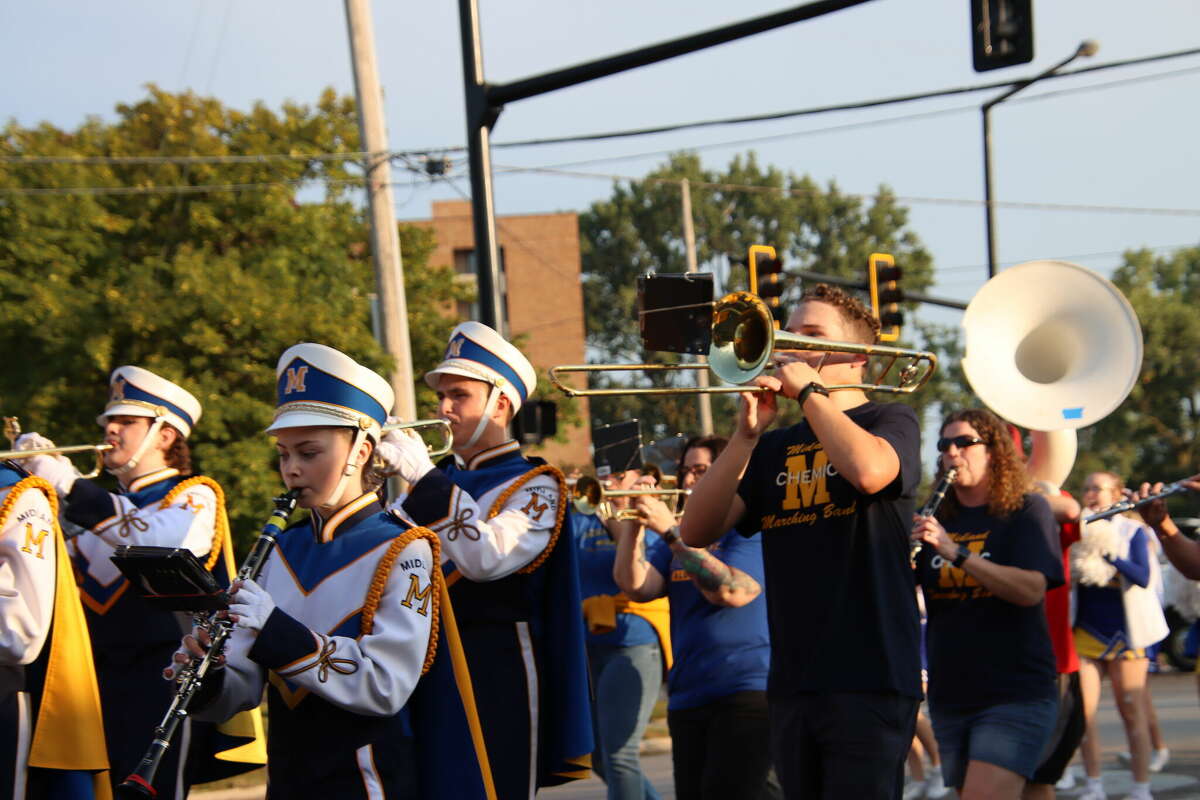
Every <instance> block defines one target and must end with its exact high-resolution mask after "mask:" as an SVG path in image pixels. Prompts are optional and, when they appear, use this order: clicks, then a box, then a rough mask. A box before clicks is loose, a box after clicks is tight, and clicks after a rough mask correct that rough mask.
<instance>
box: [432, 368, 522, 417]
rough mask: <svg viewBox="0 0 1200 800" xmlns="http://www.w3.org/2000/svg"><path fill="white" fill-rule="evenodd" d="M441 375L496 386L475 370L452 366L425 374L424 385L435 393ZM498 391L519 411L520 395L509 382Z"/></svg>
mask: <svg viewBox="0 0 1200 800" xmlns="http://www.w3.org/2000/svg"><path fill="white" fill-rule="evenodd" d="M442 375H457V376H459V377H462V378H470V379H471V380H473V381H479V382H480V383H486V384H487V385H488V386H495V385H496V383H495V382H494V381H490V380H488V379H487V378H485V377H483V376H482V375H480V374H479V372H478V371H477V370H472V369H468V368H466V367H457V366H454V365H453V364H446V365H443V366H440V367H437V368H436V369H431V370H429V372H426V373H425V383H426V384H427V385H428V386H429V388H430V389H433V390H434V391H437V388H438V378H439V377H441V376H442ZM497 377H499V376H497ZM500 391H501V392H503V393H504V396H505V397H507V398H508V399H509V400H510V401H512V404H513V408H514V409H519V408H520V407H521V395H520V394H518V393H517V388H516V387H515V386H513V385H512V383H511V382H510V381H505V382H504V385H503V386H501V387H500Z"/></svg>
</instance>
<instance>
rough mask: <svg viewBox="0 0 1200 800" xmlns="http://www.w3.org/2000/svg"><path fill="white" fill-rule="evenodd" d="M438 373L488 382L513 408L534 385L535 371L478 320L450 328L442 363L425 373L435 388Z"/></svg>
mask: <svg viewBox="0 0 1200 800" xmlns="http://www.w3.org/2000/svg"><path fill="white" fill-rule="evenodd" d="M441 375H461V376H463V377H466V378H474V379H475V380H477V381H483V382H484V383H488V384H491V385H492V386H495V387H496V388H497V389H499V390H500V391H501V392H503V393H504V394H505V396H507V397H508V399H509V400H510V401H511V402H512V404H513V410H514V411H515V410H518V409H520V408H521V404H522V403H524V402H525V401H526V400H528V399H529V395H531V394H533V390H534V389H535V388H536V387H537V373H536V372H534V369H533V365H532V364H530V363H529V359H527V358H525V356H524V355H523V354H522V353H521V351H520V350H518V349H517V348H515V347H513V346H512V345H511V344H509V343H508V342H507V341H505V340H504V337H503V336H501V335H500V334H498V333H496V331H494V330H492V329H491V328H489V327H488V326H487V325H484V324H483V323H482V322H463V323H460V324H459V325H458V326H457V327H455V329H454V330H453V331H451V333H450V342H449V344H447V345H446V352H445V354H444V355H443V356H442V363H440V364H438V365H437V367H436V368H434V369H431V370H429V372H426V373H425V382H426V383H427V384H429V386H430V388H432V389H437V385H438V378H439V377H440V376H441Z"/></svg>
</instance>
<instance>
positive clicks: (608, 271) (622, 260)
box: [580, 153, 940, 437]
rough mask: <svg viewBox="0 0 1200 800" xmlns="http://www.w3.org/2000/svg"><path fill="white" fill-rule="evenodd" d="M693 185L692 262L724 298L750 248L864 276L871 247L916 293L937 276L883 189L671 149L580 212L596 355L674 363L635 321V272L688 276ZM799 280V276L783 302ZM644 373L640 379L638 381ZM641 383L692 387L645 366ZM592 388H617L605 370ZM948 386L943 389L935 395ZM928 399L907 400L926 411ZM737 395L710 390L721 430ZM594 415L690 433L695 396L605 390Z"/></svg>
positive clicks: (651, 430)
mask: <svg viewBox="0 0 1200 800" xmlns="http://www.w3.org/2000/svg"><path fill="white" fill-rule="evenodd" d="M682 178H687V179H688V181H689V182H690V184H691V200H692V209H693V219H694V226H695V233H696V257H697V263H698V265H699V269H700V270H701V271H708V272H712V273H714V275H715V279H716V286H717V293H718V295H719V294H721V293H724V292H727V291H731V290H733V289H738V288H744V287H745V286H746V271H745V268H744V267H742V266H739V265H737V264H736V263H734V262H735V261H737V260H739V259H744V258H745V255H746V252H747V250H748V248H749V246H750V245H752V244H769V245H772V246H774V247H775V248H776V250H777V252H778V253H779V254H780V256H781V257H782V258H783V259H784V262H785V269H787V270H807V271H813V272H821V273H824V274H831V275H837V276H840V277H844V278H855V279H859V280H863V279H865V274H866V265H867V257H868V256H869V255H870V254H871V253H872V252H877V251H879V252H887V253H892V254H893V255H894V256H895V257H896V263H897V264H898V265H900V266H901V267H902V268H903V270H904V275H905V276H904V282H903V284H904V286H905V287H906V288H908V289H909V290H912V291H919V290H922V289H925V288H927V287H928V286H929V284H930V283H931V282H932V259H931V257H930V255H929V253H928V252H927V251H926V250H925V248H924V247H923V245H922V244H921V242H920V239H919V238H918V237H917V235H916V234H915V233H914V232H913V231H911V230H910V229H908V227H907V225H908V211H907V209H905V208H904V207H902V206H901V205H899V204H898V203H897V202H896V198H895V196H894V195H893V194H892V193H891V191H890V190H888V189H887V188H886V187H881V188H880V190H879V192H878V194H877V195H876V196H875V197H874V198H872V199H871V201H870V202H869V203H868V202H864V201H863V200H862V199H860V198H858V197H856V196H852V195H847V194H844V193H843V192H842V191H841V190H840V189H838V187H837V185H836V184H834V183H832V182H831V183H830V184H829V186H828V188H826V189H822V188H821V187H820V186H818V185H817V184H816V183H815V182H814V181H813V180H812V179H811V178H809V177H807V176H804V177H800V176H797V175H794V174H792V173H785V172H783V171H781V170H779V169H776V168H774V167H770V166H766V167H764V166H760V165H759V163H758V160H757V159H756V157H755V155H754V154H753V153H749V154H747V155H745V156H737V157H735V158H734V159H733V160H732V161H731V162H730V164H729V166H728V167H727V168H726V169H724V170H720V171H718V170H706V169H704V168H703V167H702V166H701V163H700V159H699V157H698V156H697V155H696V154H694V153H678V154H675V155H672V156H671V157H670V158H669V159H668V161H667V163H666V164H664V165H663V166H661V167H659V168H658V169H655V170H654V171H652V172H651V173H650V174H648V175H647V176H646V177H645V178H644V179H643V180H641V181H629V182H623V183H617V184H616V185H615V186H614V187H613V193H612V196H611V197H610V198H609V199H608V200H605V201H602V202H597V203H594V204H593V205H592V207H591V208H590V209H589V210H588V211H587V212H585V213H584V214H583V215H581V217H580V231H581V235H582V239H583V242H582V252H583V273H584V283H585V291H584V297H585V313H586V315H587V331H588V345H589V348H590V349H591V351H592V353H593V354H594V357H593V358H592V359H591V360H592V361H595V362H608V363H630V362H641V361H648V362H652V363H653V362H658V361H662V362H668V363H670V362H672V361H674V360H675V357H674V356H671V355H669V354H643V352H642V349H641V338H640V333H639V328H638V325H637V322H636V319H637V313H636V309H637V277H638V276H639V275H641V274H643V273H647V272H658V273H666V272H683V271H684V270H685V264H686V257H685V251H684V240H683V234H682V225H681V200H680V183H679V181H680V179H682ZM801 289H802V287H801V286H800V285H799V282H798V281H792V282H791V283H790V284H789V286H788V287H787V289H786V291H785V295H784V298H783V300H784V303H785V304H787V303H789V302H794V301H795V299H796V298H797V297H798V296H799V293H800V291H801ZM641 377H643V376H639V378H641ZM644 379H645V383H644V384H643V385H650V384H656V385H677V384H683V385H692V380H693V378H691V377H690V376H688V377H685V378H680V377H679V376H678V375H676V376H674V377H670V376H666V375H663V374H661V373H659V374H654V373H648V374H646V375H645V376H644ZM592 385H593V386H597V387H599V386H608V385H612V381H611V380H609V379H606V378H605V377H603V376H597V377H594V378H593V381H592ZM939 391H940V390H939ZM929 396H930V395H929V394H927V393H925V392H922V393H920V394H918V395H912V396H909V397H908V398H906V399H907V400H909V401H911V402H913V403H914V404H916V405H919V406H925V405H927V404H928V402H929V401H928V399H926V398H927V397H929ZM733 397H735V396H733V395H714V399H713V416H714V422H715V423H716V426H717V428H718V430H719V431H721V432H727V431H728V430H729V428H730V426H731V425H732V419H733V416H732V410H733V403H734V402H735V401H734V400H733ZM591 414H592V419H593V420H594V421H597V422H604V423H611V422H618V421H621V420H625V419H630V418H634V417H637V418H639V419H641V420H643V421H644V422H645V423H646V424H645V425H643V431H644V433H645V434H646V435H648V436H653V437H660V436H665V435H669V434H671V433H674V432H676V431H684V432H694V431H695V430H696V428H697V423H696V399H695V397H694V396H669V397H648V398H646V397H628V396H625V397H602V398H595V399H593V400H592V403H591Z"/></svg>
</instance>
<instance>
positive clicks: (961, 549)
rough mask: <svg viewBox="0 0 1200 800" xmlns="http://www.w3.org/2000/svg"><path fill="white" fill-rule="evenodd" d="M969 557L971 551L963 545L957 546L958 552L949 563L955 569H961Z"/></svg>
mask: <svg viewBox="0 0 1200 800" xmlns="http://www.w3.org/2000/svg"><path fill="white" fill-rule="evenodd" d="M970 555H971V550H970V548H968V547H967V546H966V545H965V544H960V545H959V546H958V552H957V553H955V554H954V560H953V561H951V562H950V564H951V565H953V566H955V567H961V566H962V565H963V564H964V563H966V560H967V558H969V557H970Z"/></svg>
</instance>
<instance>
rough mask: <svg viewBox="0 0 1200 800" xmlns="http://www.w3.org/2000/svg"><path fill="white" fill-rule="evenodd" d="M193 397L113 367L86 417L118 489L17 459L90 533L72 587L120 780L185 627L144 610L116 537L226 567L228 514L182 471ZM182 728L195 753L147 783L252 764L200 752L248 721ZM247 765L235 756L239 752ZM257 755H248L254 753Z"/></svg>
mask: <svg viewBox="0 0 1200 800" xmlns="http://www.w3.org/2000/svg"><path fill="white" fill-rule="evenodd" d="M200 413H201V408H200V402H199V401H198V400H197V399H196V398H195V397H194V396H193V395H192V394H191V392H189V391H187V390H186V389H184V388H183V387H181V386H179V385H177V384H175V383H172V382H171V381H169V380H167V379H165V378H163V377H161V376H159V375H156V374H154V373H153V372H150V371H149V370H146V369H142V368H141V367H135V366H122V367H117V369H115V370H113V373H112V376H111V378H110V380H109V402H108V404H107V406H106V407H105V409H104V412H103V413H102V414H101V415H100V416H99V417H97V419H96V422H97V423H98V424H99V425H100V426H101V427H102V428H103V429H104V441H105V443H106V444H109V445H111V446H112V449H110V450H108V451H107V452H106V453H104V466H105V468H106V469H107V470H108V472H109V473H111V474H112V475H114V476H116V478H117V481H118V482H119V484H120V487H121V488H120V491H119V492H117V493H110V492H108V491H107V490H105V489H103V488H102V487H101V486H100V485H99V484H97V483H95V482H93V481H90V480H86V479H83V478H80V477H79V474H78V472H76V470H75V468H74V467H73V466H72V465H71V463H70V462H69V461H68V460H67V459H66V458H63V457H62V456H56V457H54V456H33V457H30V458H27V459H24V463H25V464H26V465H27V466H28V467H29V470H30V471H31V472H33V473H35V474H37V475H40V476H41V477H43V478H45V479H46V480H48V481H49V482H50V484H51V485H53V486H54V489H55V491H56V492H57V493H58V495H59V496H60V497H62V498H63V499H64V501H65V506H66V510H65V516H66V518H67V519H68V520H69V521H71V522H73V523H75V524H76V525H79V526H81V527H82V528H85V529H86V530H87V531H88V532H87V533H85V534H83V535H81V536H79V537H77V538H75V539H74V540H72V542H71V545H72V548H73V550H74V559H75V566H76V571H77V573H78V574H79V575H80V578H81V581H80V585H79V593H80V597H81V599H82V600H83V605H84V608H85V610H86V614H87V619H88V629H89V631H90V633H91V641H92V650H93V654H94V656H95V663H96V676H97V678H98V680H99V682H100V698H101V701H102V706H103V709H104V730H105V739H106V741H107V744H108V756H109V762H110V763H111V765H112V770H111V773H110V775H111V777H112V779H113V781H114V782H120V781H121V780H122V779H123V778H124V777H125V776H126V775H127V774H129V772H131V771H132V770H133V769H134V767H136V766H137V764H138V762H139V761H140V760H141V757H142V754H143V752H144V748H145V744H146V736H147V734H148V733H149V732H151V731H153V730H154V727H155V726H156V725H157V724H158V722H159V720H160V719H161V718H162V712H163V710H164V709H165V708H166V707H167V705H168V703H169V702H170V698H171V691H170V687H168V686H164V685H163V683H162V681H161V680H158V678H157V676H158V673H159V671H160V670H161V668H162V664H163V662H164V661H166V660H167V659H168V658H170V656H171V653H172V652H174V650H175V648H176V646H177V645H178V642H179V636H180V634H181V633H182V632H183V631H182V630H181V627H180V623H179V620H178V617H177V616H176V614H175V613H174V612H171V611H166V610H160V609H156V608H153V607H152V606H150V605H148V604H147V603H145V602H144V601H142V600H141V598H140V597H138V596H137V593H136V590H131V587H130V583H129V580H128V579H127V578H125V577H124V576H123V575H122V574H121V572H120V570H118V569H117V567H116V566H115V565H114V564H113V562H112V561H111V560H110V558H111V556H112V555H113V551H114V550H115V549H116V548H117V547H119V546H121V545H151V546H159V547H186V548H187V549H189V550H191V551H192V552H193V553H194V554H195V555H196V556H197V557H198V558H199V559H200V560H201V562H203V563H204V564H205V565H206V566H207V567H208V568H209V569H211V570H213V571H214V572H215V573H216V574H217V575H219V576H222V577H224V576H225V575H227V574H228V571H229V569H230V567H231V565H232V559H233V551H232V549H231V545H230V542H229V523H228V521H227V519H226V516H225V498H224V493H223V492H222V490H221V487H220V485H219V484H218V483H217V482H216V481H214V480H213V479H211V478H208V477H205V476H202V475H192V474H191V469H192V467H191V453H190V451H189V449H188V445H187V438H188V436H189V435H190V434H191V432H192V429H193V427H194V426H195V425H196V423H197V422H198V421H199V420H200ZM17 444H18V446H19V447H22V448H26V449H28V448H40V447H52V446H53V442H50V441H49V440H47V439H46V438H45V437H42V436H39V435H38V434H36V433H29V434H25V435H23V436H21V437H20V439H18V440H17ZM187 724H188V726H189V728H190V730H189V733H188V735H187V736H186V737H185V738H186V739H188V740H189V741H190V742H191V752H192V753H193V754H195V755H201V754H203V755H204V756H206V757H205V758H199V759H197V760H196V761H197V762H198V763H191V764H187V763H186V761H187V759H186V757H185V758H184V759H183V761H184V763H185V764H186V766H184V765H181V764H180V763H179V760H180V753H185V754H186V750H187V749H186V748H178V749H174V750H173V752H172V753H170V755H169V757H168V759H167V760H166V761H165V762H164V764H163V768H162V769H160V770H159V772H158V777H157V778H156V781H155V787H154V788H155V789H156V790H158V791H159V793H160V794H161V795H162V796H164V797H184V796H185V795H186V794H187V787H188V786H189V785H190V784H192V783H199V782H203V781H209V780H216V779H218V778H220V777H225V776H228V775H233V774H237V773H238V772H243V771H245V770H248V769H253V768H255V767H258V766H261V764H262V759H261V755H257V756H256V755H255V754H254V753H253V752H251V753H250V754H249V755H240V754H232V753H222V754H221V755H219V756H218V758H220V759H221V761H220V762H217V761H211V760H209V759H208V758H207V756H208V755H210V754H212V753H215V752H217V751H219V750H225V749H227V748H230V747H232V746H234V745H242V744H244V743H245V742H247V741H252V740H253V738H254V726H253V722H252V721H250V720H249V719H246V718H242V719H239V720H238V721H237V723H236V725H235V726H233V727H232V728H229V729H228V733H229V735H230V736H231V737H232V738H230V739H226V737H225V736H224V735H223V734H222V735H218V734H217V732H216V731H215V730H214V729H213V727H212V726H204V725H191V723H190V722H189V723H187ZM243 760H244V761H245V762H246V763H242V761H243ZM255 762H256V763H255Z"/></svg>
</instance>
